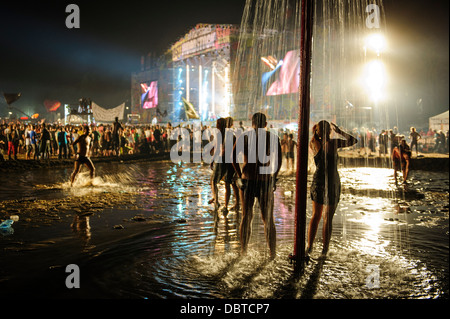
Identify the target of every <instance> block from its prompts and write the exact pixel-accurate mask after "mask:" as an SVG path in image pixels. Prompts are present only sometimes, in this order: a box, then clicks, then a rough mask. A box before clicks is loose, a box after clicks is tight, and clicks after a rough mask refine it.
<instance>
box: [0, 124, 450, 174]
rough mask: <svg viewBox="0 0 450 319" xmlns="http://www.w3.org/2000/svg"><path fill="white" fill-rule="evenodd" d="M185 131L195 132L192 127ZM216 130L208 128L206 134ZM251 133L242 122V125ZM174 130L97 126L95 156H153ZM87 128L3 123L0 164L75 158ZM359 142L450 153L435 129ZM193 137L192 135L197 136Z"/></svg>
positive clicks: (166, 146) (385, 150)
mask: <svg viewBox="0 0 450 319" xmlns="http://www.w3.org/2000/svg"><path fill="white" fill-rule="evenodd" d="M185 128H187V129H188V130H190V131H191V132H192V130H191V127H190V126H189V125H187V126H186V127H185ZM208 128H210V127H209V126H205V125H204V126H203V127H202V130H206V129H208ZM237 128H241V129H243V130H245V128H244V126H243V124H242V122H240V123H239V127H237ZM268 129H269V130H270V131H272V132H276V133H277V134H278V136H279V137H280V139H281V145H282V153H283V156H284V158H285V159H286V161H287V165H288V168H292V170H293V165H294V161H293V158H294V153H295V147H296V142H295V141H296V139H297V138H296V136H295V132H293V131H290V130H288V129H278V130H276V129H274V128H273V127H270V128H268ZM172 130H173V127H172V125H171V124H170V123H167V124H165V125H128V124H127V125H124V124H121V123H119V122H118V121H116V122H115V123H113V124H97V125H91V134H92V140H93V146H92V151H91V154H90V155H91V156H94V157H95V156H120V155H125V154H151V153H159V152H168V151H170V148H171V146H172V145H173V144H172V143H171V141H170V133H171V131H172ZM82 131H83V125H59V124H46V123H35V124H26V123H23V122H19V121H16V122H14V121H11V122H6V121H3V122H2V123H0V160H5V159H9V160H16V159H17V158H18V157H17V156H20V155H21V157H20V158H21V159H27V160H28V159H50V158H60V159H61V158H73V157H75V154H76V153H77V146H76V145H74V144H73V143H74V141H75V140H76V139H77V138H78V137H79V136H80V135H81V134H82ZM351 133H352V134H353V135H354V136H355V137H356V138H357V139H358V143H357V144H356V145H354V146H353V150H355V151H356V152H357V153H358V155H359V156H376V155H378V156H391V155H392V152H393V149H394V147H395V146H396V145H399V144H400V143H401V141H402V140H403V139H405V140H407V142H408V143H409V145H410V148H411V150H414V149H415V152H416V155H418V154H419V152H422V153H425V152H433V153H448V152H449V132H448V131H447V132H446V134H444V133H443V132H442V131H437V130H431V129H430V130H429V131H428V132H424V131H422V130H421V131H420V132H417V131H416V129H415V128H414V127H411V131H410V133H409V136H407V135H408V134H399V133H398V129H397V128H396V127H394V128H393V129H386V130H381V132H379V133H378V132H377V130H376V129H374V128H372V129H365V128H361V129H353V131H352V132H351ZM191 137H192V136H191Z"/></svg>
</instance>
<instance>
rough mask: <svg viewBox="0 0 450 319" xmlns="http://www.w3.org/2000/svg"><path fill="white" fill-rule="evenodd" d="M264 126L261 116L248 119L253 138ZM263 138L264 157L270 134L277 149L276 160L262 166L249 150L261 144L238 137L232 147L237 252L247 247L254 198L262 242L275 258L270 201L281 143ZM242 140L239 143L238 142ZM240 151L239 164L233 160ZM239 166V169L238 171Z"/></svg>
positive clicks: (248, 137)
mask: <svg viewBox="0 0 450 319" xmlns="http://www.w3.org/2000/svg"><path fill="white" fill-rule="evenodd" d="M266 126H267V122H266V116H265V115H264V114H263V113H255V114H254V115H253V117H252V128H253V130H254V133H255V134H254V135H253V136H254V137H256V139H258V129H264V128H265V127H266ZM265 133H266V134H265V138H266V143H265V145H266V152H265V154H266V155H269V154H270V152H269V151H268V150H269V148H270V147H271V145H270V143H271V140H272V139H271V138H270V137H271V135H273V138H274V140H275V142H276V144H277V145H272V147H276V149H277V153H276V154H277V158H275V161H276V163H272V162H270V161H269V162H268V163H266V164H264V163H262V161H261V159H260V158H258V157H259V156H260V155H259V153H260V152H258V150H251V149H250V147H251V146H256V147H258V145H264V143H258V141H256V143H251V141H250V138H251V137H250V136H251V135H249V134H247V133H246V134H241V135H240V136H239V138H238V140H237V141H236V143H235V145H234V148H233V154H234V156H233V167H234V169H235V171H236V174H237V177H238V180H237V182H236V184H237V186H238V187H239V188H240V190H239V193H240V194H239V195H240V196H239V197H240V198H241V203H242V221H241V227H240V239H241V250H242V253H243V254H246V253H247V246H248V243H249V240H250V235H251V228H252V220H253V204H254V201H255V198H256V199H257V200H258V202H259V206H260V208H261V216H262V220H263V222H264V233H265V237H266V242H267V244H268V246H269V250H270V257H271V258H274V257H275V253H276V251H275V248H276V229H275V222H274V218H273V204H274V203H273V202H274V196H273V194H274V191H275V187H276V185H275V184H276V178H277V175H278V172H279V171H280V168H281V164H282V153H281V144H280V140H279V138H278V136H276V135H274V134H272V133H270V132H269V131H266V132H265ZM241 139H243V141H242V140H241ZM239 145H243V146H244V147H243V150H240V149H239V148H240V147H239ZM255 151H256V163H254V162H253V163H252V160H251V152H255ZM240 152H243V163H241V164H239V163H238V162H237V158H238V157H239V153H240ZM241 165H242V168H241ZM270 167H271V168H272V171H270V170H268V171H264V169H266V168H270Z"/></svg>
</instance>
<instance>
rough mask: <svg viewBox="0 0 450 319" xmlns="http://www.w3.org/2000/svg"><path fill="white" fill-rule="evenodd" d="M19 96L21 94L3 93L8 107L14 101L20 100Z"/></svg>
mask: <svg viewBox="0 0 450 319" xmlns="http://www.w3.org/2000/svg"><path fill="white" fill-rule="evenodd" d="M20 95H21V93H3V96H4V97H5V101H6V104H8V105H10V104H13V103H14V102H15V101H17V100H18V99H19V98H20Z"/></svg>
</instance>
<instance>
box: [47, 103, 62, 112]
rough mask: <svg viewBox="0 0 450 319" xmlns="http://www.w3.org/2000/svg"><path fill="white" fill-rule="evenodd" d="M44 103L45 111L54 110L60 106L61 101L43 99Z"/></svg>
mask: <svg viewBox="0 0 450 319" xmlns="http://www.w3.org/2000/svg"><path fill="white" fill-rule="evenodd" d="M44 105H45V108H46V109H47V112H54V111H56V110H57V109H58V108H59V107H60V106H61V102H59V101H52V100H45V101H44Z"/></svg>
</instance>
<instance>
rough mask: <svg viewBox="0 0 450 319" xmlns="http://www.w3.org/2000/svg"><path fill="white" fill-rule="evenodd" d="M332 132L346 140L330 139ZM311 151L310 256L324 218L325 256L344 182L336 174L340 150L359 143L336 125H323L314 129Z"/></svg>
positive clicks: (320, 123)
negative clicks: (312, 158) (312, 159)
mask: <svg viewBox="0 0 450 319" xmlns="http://www.w3.org/2000/svg"><path fill="white" fill-rule="evenodd" d="M331 129H333V130H334V131H335V132H336V133H337V134H339V135H341V136H342V137H344V138H345V139H331V138H330V133H331ZM313 134H314V136H313V138H312V139H311V142H310V147H311V149H312V151H313V155H314V162H315V164H316V171H315V173H314V176H313V180H312V184H311V200H312V217H311V221H310V223H309V230H308V247H307V253H308V254H310V253H311V251H312V248H313V242H314V238H315V236H316V232H317V228H318V226H319V222H320V219H321V217H322V216H323V227H322V237H323V238H322V240H323V248H322V255H326V254H327V252H328V246H329V243H330V238H331V232H332V221H333V216H334V212H335V211H336V207H337V204H338V203H339V197H340V195H341V181H340V178H339V173H338V170H337V163H338V152H337V151H338V149H339V148H342V147H349V146H352V145H354V144H356V142H357V139H356V138H355V137H353V136H351V135H350V134H348V133H346V132H344V131H342V130H341V129H340V128H339V127H338V126H337V125H336V124H334V123H331V124H330V123H329V122H327V121H320V122H319V123H317V124H316V125H314V127H313Z"/></svg>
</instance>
